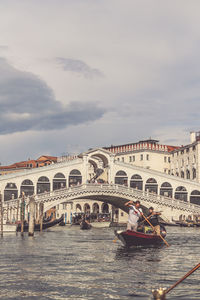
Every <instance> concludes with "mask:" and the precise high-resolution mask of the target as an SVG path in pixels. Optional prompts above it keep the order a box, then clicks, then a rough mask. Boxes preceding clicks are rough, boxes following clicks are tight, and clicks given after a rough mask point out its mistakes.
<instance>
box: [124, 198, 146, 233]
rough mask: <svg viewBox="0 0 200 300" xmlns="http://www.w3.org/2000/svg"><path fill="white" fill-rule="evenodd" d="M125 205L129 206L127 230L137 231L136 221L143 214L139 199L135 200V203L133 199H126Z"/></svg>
mask: <svg viewBox="0 0 200 300" xmlns="http://www.w3.org/2000/svg"><path fill="white" fill-rule="evenodd" d="M125 206H128V207H129V217H128V223H127V230H134V231H137V228H138V221H139V219H140V218H141V217H142V216H143V212H142V209H141V208H140V201H139V200H137V201H136V202H135V204H134V203H133V201H128V202H126V203H125Z"/></svg>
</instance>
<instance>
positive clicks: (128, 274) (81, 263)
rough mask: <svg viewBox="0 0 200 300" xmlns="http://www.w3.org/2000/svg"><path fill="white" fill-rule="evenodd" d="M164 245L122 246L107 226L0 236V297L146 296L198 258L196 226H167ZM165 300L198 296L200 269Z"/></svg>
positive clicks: (199, 247)
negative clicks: (30, 234) (149, 246)
mask: <svg viewBox="0 0 200 300" xmlns="http://www.w3.org/2000/svg"><path fill="white" fill-rule="evenodd" d="M167 231H168V235H167V238H166V239H167V241H168V243H169V244H170V247H169V248H168V247H166V246H165V245H163V246H161V247H157V248H155V247H151V248H143V247H139V248H130V249H126V248H125V247H123V246H122V244H121V243H120V241H117V242H116V243H114V242H113V239H114V234H113V229H111V228H105V229H91V230H86V231H81V230H80V229H79V227H77V226H72V227H59V226H58V227H55V228H54V229H51V231H48V232H43V233H41V234H40V233H35V236H34V237H33V238H32V237H28V235H27V234H25V235H24V237H23V238H22V237H21V236H20V234H18V235H17V236H16V234H4V237H3V238H1V250H0V299H39V300H40V299H41V300H42V299H79V300H93V299H95V300H100V299H101V300H102V299H120V300H132V299H141V300H142V299H152V296H151V290H152V288H158V287H170V286H171V285H172V284H173V283H175V282H176V281H177V280H178V279H179V278H181V277H182V276H183V275H185V273H187V272H188V271H189V270H190V269H192V268H193V267H194V266H195V265H196V264H197V263H199V262H200V228H180V227H167ZM167 299H171V300H172V299H181V300H182V299H183V300H184V299H185V300H186V299H187V300H192V299H200V269H199V270H197V271H196V272H195V273H193V274H192V275H191V276H190V277H188V278H187V279H186V280H185V281H184V282H182V283H181V284H180V285H178V286H177V287H176V288H175V289H174V290H172V291H171V292H170V293H169V294H168V296H167Z"/></svg>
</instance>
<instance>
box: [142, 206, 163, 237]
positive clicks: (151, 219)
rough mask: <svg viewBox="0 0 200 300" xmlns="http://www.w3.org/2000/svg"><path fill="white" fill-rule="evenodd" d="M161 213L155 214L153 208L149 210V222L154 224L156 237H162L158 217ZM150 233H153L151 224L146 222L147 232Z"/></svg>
mask: <svg viewBox="0 0 200 300" xmlns="http://www.w3.org/2000/svg"><path fill="white" fill-rule="evenodd" d="M160 215H161V213H160V212H155V211H154V208H153V207H152V206H151V207H150V208H149V212H148V215H147V219H148V220H149V222H150V223H151V224H152V226H153V227H154V232H153V233H154V234H156V235H160V223H159V220H158V216H160ZM149 231H151V227H150V226H149V223H148V222H147V221H146V222H145V232H146V233H148V232H149Z"/></svg>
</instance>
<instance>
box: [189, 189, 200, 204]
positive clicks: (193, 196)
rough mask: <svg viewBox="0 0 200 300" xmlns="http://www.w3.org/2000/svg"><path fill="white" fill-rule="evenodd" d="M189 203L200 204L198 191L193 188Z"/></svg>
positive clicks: (199, 192)
mask: <svg viewBox="0 0 200 300" xmlns="http://www.w3.org/2000/svg"><path fill="white" fill-rule="evenodd" d="M190 203H193V204H197V205H200V191H198V190H194V191H192V192H191V194H190Z"/></svg>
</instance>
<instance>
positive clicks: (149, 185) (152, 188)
mask: <svg viewBox="0 0 200 300" xmlns="http://www.w3.org/2000/svg"><path fill="white" fill-rule="evenodd" d="M147 190H148V191H149V192H150V193H156V194H157V193H158V184H157V181H156V180H155V179H154V178H149V179H147V181H146V184H145V191H147Z"/></svg>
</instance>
